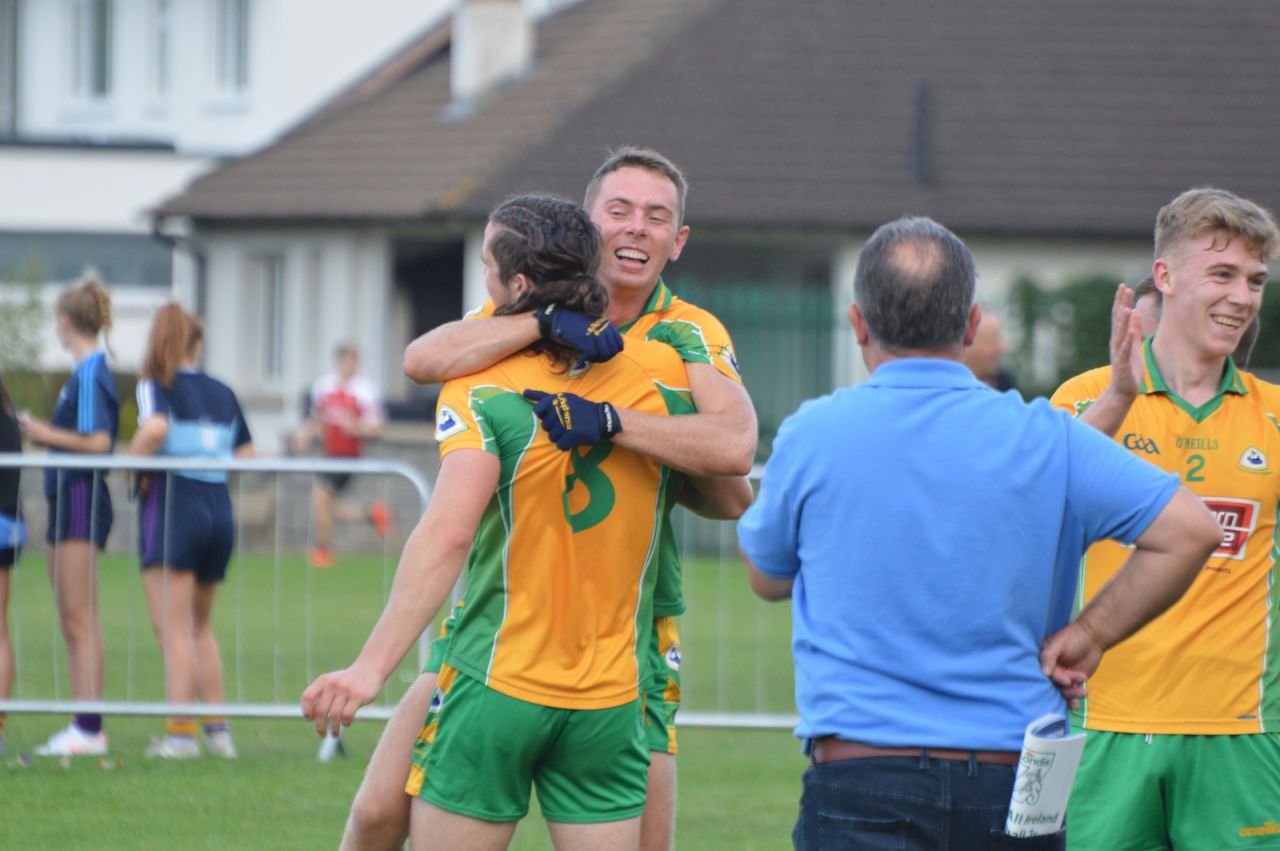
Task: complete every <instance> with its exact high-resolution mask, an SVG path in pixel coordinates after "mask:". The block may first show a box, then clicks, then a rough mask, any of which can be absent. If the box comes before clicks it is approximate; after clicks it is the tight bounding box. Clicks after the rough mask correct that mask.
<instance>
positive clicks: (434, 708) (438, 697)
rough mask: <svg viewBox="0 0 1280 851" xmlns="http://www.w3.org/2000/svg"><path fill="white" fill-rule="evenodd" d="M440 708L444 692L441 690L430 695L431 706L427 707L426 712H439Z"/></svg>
mask: <svg viewBox="0 0 1280 851" xmlns="http://www.w3.org/2000/svg"><path fill="white" fill-rule="evenodd" d="M442 706H444V692H443V691H442V690H441V689H436V690H435V691H433V692H432V693H431V705H430V706H428V707H427V711H428V712H439V711H440V708H441V707H442ZM419 711H421V710H419Z"/></svg>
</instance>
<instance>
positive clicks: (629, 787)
mask: <svg viewBox="0 0 1280 851" xmlns="http://www.w3.org/2000/svg"><path fill="white" fill-rule="evenodd" d="M648 774H649V752H648V751H647V750H646V749H645V747H644V743H643V736H642V732H641V729H640V706H639V701H638V700H633V701H631V702H630V703H625V704H623V705H622V706H615V707H613V708H610V709H555V708H552V707H549V706H540V705H538V704H536V703H528V702H526V701H523V700H517V699H516V698H514V697H509V696H508V695H505V694H502V693H501V692H497V691H494V690H493V689H491V688H489V687H488V686H486V685H484V684H483V683H481V682H479V681H478V680H475V679H472V678H471V677H468V676H467V675H466V674H463V673H460V672H459V671H458V670H456V669H455V668H452V667H450V666H449V664H448V663H445V664H444V665H443V666H442V667H441V669H440V680H439V683H438V685H437V687H436V693H435V695H434V696H433V697H432V698H431V708H430V710H429V711H428V713H427V718H426V721H425V722H424V723H423V726H422V731H421V732H420V733H419V734H418V741H417V742H416V743H415V745H414V749H413V768H412V769H411V772H410V775H409V782H408V783H407V784H406V785H405V791H406V792H408V793H409V794H410V795H416V796H418V797H421V798H422V799H423V800H426V801H429V802H431V803H432V804H435V805H436V806H437V807H440V808H441V809H444V810H448V811H449V812H453V813H458V814H460V815H464V816H469V817H471V818H475V819H482V820H484V821H493V822H510V821H519V820H520V819H522V818H524V817H525V815H527V814H528V812H529V793H530V786H536V787H537V790H538V803H539V804H540V805H541V807H542V814H543V816H544V817H545V818H546V819H547V821H553V822H562V823H569V824H578V823H581V824H588V823H596V822H608V821H621V820H623V819H629V818H635V817H636V816H638V815H640V813H641V812H643V811H644V801H645V791H646V784H647V781H648Z"/></svg>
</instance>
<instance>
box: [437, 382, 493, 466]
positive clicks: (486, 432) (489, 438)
mask: <svg viewBox="0 0 1280 851" xmlns="http://www.w3.org/2000/svg"><path fill="white" fill-rule="evenodd" d="M491 372H492V370H485V371H484V372H481V373H478V374H477V375H469V376H467V377H466V378H465V379H462V378H455V379H453V380H452V381H446V382H445V384H444V387H442V388H441V389H440V397H439V398H438V399H437V400H436V445H437V446H438V447H439V449H440V457H441V458H443V457H444V456H446V455H448V454H449V453H450V452H452V451H453V450H455V449H481V450H484V451H485V452H490V453H492V454H494V455H496V454H498V448H497V444H496V442H495V441H494V436H493V431H492V429H491V428H490V426H489V423H488V422H487V421H486V420H485V418H484V417H482V416H480V415H479V413H478V410H477V408H476V406H475V405H474V404H473V401H474V399H473V396H474V394H473V390H472V388H473V387H475V386H476V384H477V381H483V376H486V375H488V374H489V373H491Z"/></svg>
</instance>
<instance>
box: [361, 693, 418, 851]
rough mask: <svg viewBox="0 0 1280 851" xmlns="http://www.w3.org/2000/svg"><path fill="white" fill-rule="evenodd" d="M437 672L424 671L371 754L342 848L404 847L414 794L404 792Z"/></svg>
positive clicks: (396, 850)
mask: <svg viewBox="0 0 1280 851" xmlns="http://www.w3.org/2000/svg"><path fill="white" fill-rule="evenodd" d="M436 679H437V677H436V675H435V674H420V675H419V676H418V678H417V679H416V680H415V681H414V683H413V685H411V686H410V687H409V690H408V691H406V692H405V693H404V696H403V697H401V698H400V703H399V705H397V706H396V711H395V712H393V713H392V714H391V718H390V720H388V721H387V726H386V727H384V728H383V729H382V737H381V738H379V739H378V746H377V747H376V748H374V750H373V756H371V757H370V758H369V767H368V768H366V769H365V772H364V780H363V781H362V782H361V783H360V789H359V791H357V792H356V797H355V800H354V801H353V802H352V804H351V815H350V817H349V818H348V819H347V829H346V832H345V833H344V834H343V835H342V845H341V846H340V849H339V851H383V850H384V849H385V851H400V848H401V846H403V844H404V840H405V838H406V837H407V836H408V835H409V812H410V805H411V804H412V802H413V799H412V798H410V797H409V795H407V794H406V793H405V791H404V784H405V781H406V780H407V779H408V777H409V766H410V765H411V764H412V762H413V759H412V757H413V743H414V740H415V739H417V737H418V731H419V730H421V729H422V721H423V719H425V718H426V717H427V709H428V708H430V706H431V695H432V694H433V693H434V692H435V690H436Z"/></svg>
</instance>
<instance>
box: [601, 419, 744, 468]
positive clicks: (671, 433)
mask: <svg viewBox="0 0 1280 851" xmlns="http://www.w3.org/2000/svg"><path fill="white" fill-rule="evenodd" d="M618 417H619V419H620V421H621V422H622V433H621V434H618V435H616V436H615V437H614V438H613V442H614V443H616V444H618V445H619V446H623V447H626V448H627V449H630V450H632V451H633V452H639V453H640V454H641V455H646V456H648V457H650V458H653V459H654V460H656V461H660V462H662V463H663V464H665V465H666V466H668V467H671V468H672V469H675V470H680V471H681V472H684V473H688V474H690V475H693V476H745V475H747V474H748V473H750V472H751V465H752V462H754V460H755V452H756V436H755V432H754V430H753V429H750V428H747V427H744V424H743V423H742V422H741V419H742V418H741V417H737V416H734V415H733V414H732V413H725V414H709V413H708V414H690V415H688V416H682V417H662V416H655V415H653V414H645V413H642V412H640V411H635V410H632V409H630V408H622V409H620V410H619V411H618Z"/></svg>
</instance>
